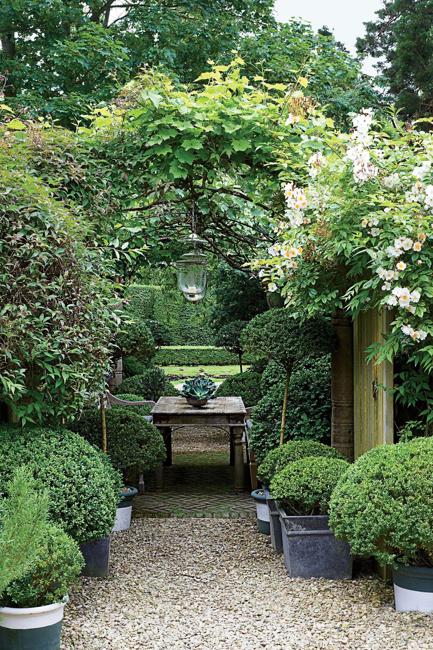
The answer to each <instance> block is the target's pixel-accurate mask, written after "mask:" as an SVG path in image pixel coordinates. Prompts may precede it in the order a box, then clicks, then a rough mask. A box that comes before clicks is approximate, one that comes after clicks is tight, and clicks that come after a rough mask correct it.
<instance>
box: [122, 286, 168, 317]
mask: <svg viewBox="0 0 433 650" xmlns="http://www.w3.org/2000/svg"><path fill="white" fill-rule="evenodd" d="M161 291H162V288H161V287H158V286H156V285H150V284H149V285H144V284H131V285H130V286H129V287H127V288H126V290H125V299H126V301H127V307H126V310H127V311H128V313H129V314H131V316H132V317H133V318H135V319H136V320H137V321H141V322H143V321H147V320H152V319H153V318H154V317H155V316H154V314H155V301H156V299H157V296H158V295H160V294H161Z"/></svg>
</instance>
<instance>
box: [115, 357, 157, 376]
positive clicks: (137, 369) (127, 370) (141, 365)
mask: <svg viewBox="0 0 433 650" xmlns="http://www.w3.org/2000/svg"><path fill="white" fill-rule="evenodd" d="M122 361H123V376H124V377H125V378H126V377H135V375H142V374H143V373H144V372H146V371H147V370H149V368H150V367H151V366H150V365H149V363H146V362H144V361H140V360H139V359H137V357H133V356H129V357H124V358H123V360H122Z"/></svg>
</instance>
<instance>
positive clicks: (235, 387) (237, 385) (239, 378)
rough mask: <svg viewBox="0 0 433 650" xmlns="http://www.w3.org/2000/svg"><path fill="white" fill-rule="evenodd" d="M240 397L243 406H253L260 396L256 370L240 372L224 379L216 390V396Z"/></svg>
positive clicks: (258, 377) (258, 376) (258, 378)
mask: <svg viewBox="0 0 433 650" xmlns="http://www.w3.org/2000/svg"><path fill="white" fill-rule="evenodd" d="M230 396H234V397H242V401H243V403H244V404H245V406H255V405H256V404H257V403H258V402H259V401H260V399H261V398H262V393H261V390H260V375H259V373H258V372H251V371H250V370H247V371H246V372H241V373H239V374H237V375H233V377H229V378H228V379H225V380H224V381H223V382H222V383H221V384H220V386H218V390H217V392H216V397H230Z"/></svg>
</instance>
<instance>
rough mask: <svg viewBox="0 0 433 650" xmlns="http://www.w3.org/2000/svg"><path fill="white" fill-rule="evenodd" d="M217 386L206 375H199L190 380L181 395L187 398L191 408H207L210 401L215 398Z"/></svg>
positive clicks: (185, 384)
mask: <svg viewBox="0 0 433 650" xmlns="http://www.w3.org/2000/svg"><path fill="white" fill-rule="evenodd" d="M216 388H217V387H216V385H215V383H214V382H213V381H212V379H209V377H206V376H205V375H198V377H194V378H193V379H188V380H187V381H186V382H185V383H184V385H183V388H182V391H181V395H182V396H183V397H185V398H186V401H187V402H188V404H190V406H194V407H195V408H201V407H202V406H205V405H206V404H207V403H208V401H209V400H210V399H211V398H212V397H214V395H215V392H216Z"/></svg>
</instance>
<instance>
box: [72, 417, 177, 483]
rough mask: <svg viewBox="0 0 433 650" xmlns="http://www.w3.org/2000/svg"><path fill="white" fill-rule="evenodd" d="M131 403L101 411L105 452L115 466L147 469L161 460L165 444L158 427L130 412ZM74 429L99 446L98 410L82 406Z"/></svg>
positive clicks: (151, 468) (100, 441) (139, 469)
mask: <svg viewBox="0 0 433 650" xmlns="http://www.w3.org/2000/svg"><path fill="white" fill-rule="evenodd" d="M134 408H135V407H130V406H125V407H123V406H117V407H115V408H111V409H107V410H106V411H105V417H106V423H107V445H108V456H109V457H110V460H111V462H112V464H113V466H114V467H115V468H116V469H118V470H129V469H130V470H136V471H138V472H147V471H150V470H153V469H155V468H156V467H158V465H159V464H160V463H161V462H162V461H163V460H165V446H164V441H163V439H162V436H161V434H160V432H159V431H158V429H157V428H156V427H154V426H153V425H152V424H150V423H149V422H147V421H146V420H145V419H144V418H143V417H142V416H141V415H139V414H138V413H136V412H134ZM73 427H74V430H75V431H77V432H78V433H79V434H80V435H82V436H83V437H84V438H85V439H86V440H88V441H89V442H91V443H92V444H93V445H95V446H96V447H101V444H102V431H101V414H100V411H99V410H98V409H85V410H84V411H83V413H82V415H81V418H80V419H79V420H78V421H77V422H75V423H74V425H73Z"/></svg>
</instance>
